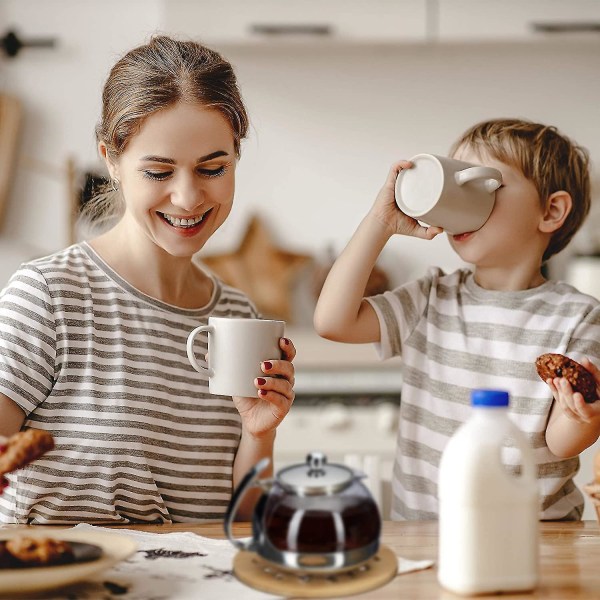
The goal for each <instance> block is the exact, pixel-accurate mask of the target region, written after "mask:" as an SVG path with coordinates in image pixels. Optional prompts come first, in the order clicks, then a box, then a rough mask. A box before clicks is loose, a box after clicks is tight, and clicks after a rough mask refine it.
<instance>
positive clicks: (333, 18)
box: [161, 0, 428, 45]
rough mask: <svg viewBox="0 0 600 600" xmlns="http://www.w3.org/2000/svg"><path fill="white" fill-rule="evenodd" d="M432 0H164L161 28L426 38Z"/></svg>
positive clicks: (345, 38)
mask: <svg viewBox="0 0 600 600" xmlns="http://www.w3.org/2000/svg"><path fill="white" fill-rule="evenodd" d="M427 4H428V0H294V1H286V0H250V1H249V0H219V1H218V2H215V1H214V0H211V1H206V0H164V1H163V4H162V8H161V11H162V19H161V21H162V26H161V28H162V29H163V30H164V31H166V32H168V33H172V34H181V35H186V36H191V37H194V38H197V39H199V40H201V41H202V42H204V43H206V44H209V45H211V44H215V45H223V44H250V45H254V44H256V45H260V44H265V43H273V42H277V43H290V42H291V43H293V42H305V43H306V42H310V43H316V42H352V43H363V42H369V43H373V42H376V43H398V42H422V41H425V39H426V35H427V11H426V8H427Z"/></svg>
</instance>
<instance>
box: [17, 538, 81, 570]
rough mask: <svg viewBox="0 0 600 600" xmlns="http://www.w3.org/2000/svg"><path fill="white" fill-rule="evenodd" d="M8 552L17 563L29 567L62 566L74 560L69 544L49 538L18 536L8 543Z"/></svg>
mask: <svg viewBox="0 0 600 600" xmlns="http://www.w3.org/2000/svg"><path fill="white" fill-rule="evenodd" d="M6 550H7V551H8V552H9V553H10V554H11V556H13V557H14V558H15V559H16V560H17V561H19V562H20V563H23V564H25V565H29V566H34V565H35V566H44V565H56V564H62V563H66V562H71V561H72V560H73V558H74V555H73V550H72V548H71V546H70V544H69V543H68V542H63V541H62V540H55V539H53V538H49V537H33V536H31V537H29V536H17V537H14V538H12V539H10V540H7V541H6Z"/></svg>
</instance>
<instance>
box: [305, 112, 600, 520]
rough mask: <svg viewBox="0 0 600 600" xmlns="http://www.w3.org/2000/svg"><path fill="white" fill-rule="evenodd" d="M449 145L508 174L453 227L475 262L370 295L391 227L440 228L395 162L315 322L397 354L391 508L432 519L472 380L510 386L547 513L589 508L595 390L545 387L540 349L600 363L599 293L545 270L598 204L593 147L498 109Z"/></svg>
mask: <svg viewBox="0 0 600 600" xmlns="http://www.w3.org/2000/svg"><path fill="white" fill-rule="evenodd" d="M451 155H453V156H454V157H455V158H458V159H459V160H464V161H466V162H471V163H477V164H483V165H486V166H490V167H494V168H496V169H498V170H500V172H501V173H502V179H503V185H502V186H501V188H500V189H499V190H498V191H497V192H496V200H495V204H494V209H493V211H492V213H491V215H490V217H489V219H488V220H487V221H486V223H485V224H484V225H483V227H481V229H479V230H477V231H474V232H470V233H464V234H460V235H454V236H450V235H449V241H450V245H451V246H452V248H453V250H454V251H455V252H456V253H457V254H458V255H459V256H460V258H461V259H462V260H464V261H465V262H467V263H470V264H472V265H473V268H472V269H459V270H457V271H455V272H454V273H450V274H445V273H443V272H442V271H441V270H440V269H435V268H434V269H431V270H430V271H429V273H428V274H427V275H426V276H424V277H423V278H421V279H419V280H417V281H413V282H409V283H407V284H405V285H403V286H401V287H399V288H397V289H395V290H393V291H390V292H385V293H384V294H381V295H378V296H374V297H371V298H363V293H364V289H365V284H366V281H367V279H368V276H369V273H370V272H371V269H372V267H373V265H374V264H375V261H376V260H377V257H378V255H379V253H380V252H381V250H382V249H383V247H384V246H385V244H386V242H387V241H388V240H389V239H390V237H391V236H392V235H394V234H400V235H411V236H415V237H417V238H422V239H424V240H431V239H433V238H434V237H435V236H436V235H438V234H439V233H441V232H442V230H441V229H440V228H439V227H423V226H421V225H420V224H419V223H418V222H417V221H416V220H414V219H412V218H410V217H408V216H407V215H405V214H404V213H402V212H401V211H400V210H399V209H398V207H397V205H396V203H395V200H394V184H395V181H396V177H397V176H398V173H399V171H400V170H401V169H408V168H410V167H411V166H412V165H411V163H410V162H408V161H400V162H398V163H396V164H394V165H393V166H392V168H391V169H390V172H389V174H388V177H387V180H386V182H385V184H384V186H383V188H382V189H381V191H380V192H379V194H378V196H377V198H376V200H375V203H374V204H373V207H372V208H371V210H370V211H369V213H368V214H367V216H366V217H365V218H364V219H363V221H362V222H361V224H360V225H359V227H358V229H357V231H356V232H355V234H354V236H353V237H352V239H351V240H350V242H349V244H348V245H347V247H346V248H345V250H344V251H343V253H342V254H341V255H340V257H339V258H338V260H337V261H336V263H335V265H334V266H333V268H332V269H331V271H330V273H329V276H328V278H327V280H326V282H325V285H324V286H323V289H322V292H321V296H320V298H319V301H318V304H317V308H316V311H315V317H314V324H315V329H316V330H317V332H318V333H319V334H320V335H321V336H323V337H326V338H328V339H331V340H336V341H340V342H354V343H365V342H375V343H377V344H378V349H379V352H380V354H381V356H382V358H387V357H390V356H396V355H401V356H402V359H403V386H402V402H401V405H400V430H399V435H398V442H397V448H396V459H395V464H394V472H393V481H392V489H393V503H392V518H394V519H411V520H412V519H434V518H437V512H438V506H437V477H438V465H439V461H440V456H441V453H442V451H443V450H444V447H445V445H446V443H447V442H448V439H449V438H450V437H451V436H452V434H453V433H454V432H455V431H456V429H457V427H458V426H459V425H460V424H461V423H462V422H464V421H465V420H466V419H467V418H468V417H469V415H470V391H471V390H472V389H474V388H500V389H506V390H508V391H509V392H510V394H511V407H510V411H511V416H512V417H513V419H514V421H515V422H516V423H517V424H518V426H519V427H520V428H521V429H522V430H523V431H524V432H525V434H526V435H527V436H528V438H529V441H530V443H531V445H532V446H533V448H534V452H535V456H536V460H537V463H538V477H539V482H540V492H541V500H542V505H541V513H540V518H541V519H568V520H576V519H580V518H581V514H582V511H583V497H582V494H581V492H580V491H579V490H578V489H577V487H576V486H575V484H574V483H573V476H574V475H575V474H576V472H577V470H578V468H579V459H578V454H579V453H580V452H581V451H582V450H584V449H585V448H587V447H588V446H590V445H591V444H593V443H594V442H595V441H596V439H597V438H598V435H599V434H600V402H596V403H593V404H585V402H584V400H583V398H582V396H581V394H578V393H575V394H574V393H573V391H572V389H571V387H570V385H569V384H568V382H566V380H564V379H555V380H553V381H551V380H548V382H547V383H548V386H546V385H545V384H544V383H543V382H542V381H541V380H540V379H539V377H538V375H537V373H536V369H535V359H536V358H537V356H539V355H540V354H543V353H546V352H556V353H561V354H568V355H569V356H571V357H572V358H574V359H575V360H579V361H580V362H582V363H583V364H584V365H585V366H586V367H588V368H589V369H590V370H591V371H592V372H593V374H594V375H595V377H596V380H597V381H598V382H600V371H598V370H597V369H596V368H595V367H594V366H593V364H592V363H591V362H590V361H589V360H588V359H587V357H588V356H589V357H592V358H593V359H594V360H600V303H599V302H598V301H596V300H595V299H594V298H591V297H590V296H587V295H584V294H582V293H580V292H578V291H577V290H576V289H575V288H573V287H572V286H569V285H567V284H565V283H561V282H556V281H546V280H545V278H544V276H543V275H542V269H541V267H542V264H543V263H544V262H545V261H546V260H548V259H549V258H550V257H551V256H552V255H554V254H556V253H557V252H560V251H561V250H562V249H563V248H564V247H565V246H566V245H567V244H568V242H569V241H570V240H571V238H572V237H573V235H574V234H575V232H576V231H577V230H578V229H579V227H580V226H581V224H582V222H583V221H584V219H585V217H586V215H587V213H588V211H589V207H590V184H589V173H588V166H589V161H588V156H587V152H586V151H585V150H584V149H583V148H581V147H578V146H577V145H575V144H573V143H572V142H571V141H570V140H569V139H567V138H566V137H564V136H563V135H561V134H560V133H559V132H558V131H557V130H556V129H555V128H554V127H547V126H544V125H540V124H537V123H532V122H529V121H524V120H515V119H503V120H493V121H487V122H483V123H479V124H477V125H475V126H474V127H472V128H471V129H470V130H468V131H467V132H466V133H465V134H464V135H463V136H462V137H461V138H460V139H459V140H458V141H457V142H456V143H455V145H454V147H453V148H452V152H451ZM549 388H550V391H549ZM550 392H551V393H550ZM553 395H554V399H555V400H556V401H554V400H553ZM504 459H505V461H506V462H507V463H508V464H509V465H510V466H511V467H512V469H513V470H515V471H516V470H518V467H519V456H518V452H517V451H515V450H512V449H507V452H506V456H505V457H504Z"/></svg>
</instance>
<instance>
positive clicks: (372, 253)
mask: <svg viewBox="0 0 600 600" xmlns="http://www.w3.org/2000/svg"><path fill="white" fill-rule="evenodd" d="M391 235H392V232H391V231H390V230H389V228H387V227H386V226H385V225H383V224H382V223H381V222H380V221H378V220H377V219H376V218H374V217H373V216H372V214H371V213H369V214H368V215H367V216H366V217H365V218H364V219H363V221H362V222H361V224H360V225H359V226H358V229H357V230H356V232H355V233H354V235H353V236H352V239H351V240H350V242H349V243H348V245H347V246H346V248H345V249H344V250H343V252H342V253H341V254H340V256H339V257H338V258H337V260H336V261H335V263H334V265H333V266H332V267H331V270H330V271H329V274H328V275H327V279H326V280H325V283H324V284H323V288H322V290H321V294H320V295H319V300H318V302H317V307H316V309H315V315H314V326H315V330H316V331H317V333H318V334H319V335H321V336H322V337H324V338H327V339H330V340H334V341H336V342H355V343H366V342H377V341H379V321H378V319H377V315H376V314H375V310H374V309H373V307H372V306H371V305H370V304H369V303H368V302H367V301H366V300H364V299H363V296H364V292H365V288H366V287H367V281H368V279H369V275H370V274H371V271H372V270H373V267H374V265H375V262H376V261H377V257H378V256H379V254H380V252H381V251H382V250H383V247H384V246H385V244H386V242H387V241H388V240H389V239H390V236H391Z"/></svg>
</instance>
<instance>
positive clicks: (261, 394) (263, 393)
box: [258, 390, 267, 396]
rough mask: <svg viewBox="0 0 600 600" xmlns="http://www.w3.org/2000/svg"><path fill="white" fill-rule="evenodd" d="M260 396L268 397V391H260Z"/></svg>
mask: <svg viewBox="0 0 600 600" xmlns="http://www.w3.org/2000/svg"><path fill="white" fill-rule="evenodd" d="M258 395H259V396H266V395H267V390H258Z"/></svg>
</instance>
